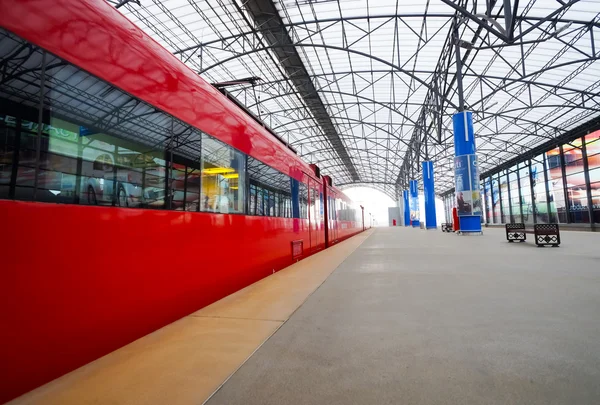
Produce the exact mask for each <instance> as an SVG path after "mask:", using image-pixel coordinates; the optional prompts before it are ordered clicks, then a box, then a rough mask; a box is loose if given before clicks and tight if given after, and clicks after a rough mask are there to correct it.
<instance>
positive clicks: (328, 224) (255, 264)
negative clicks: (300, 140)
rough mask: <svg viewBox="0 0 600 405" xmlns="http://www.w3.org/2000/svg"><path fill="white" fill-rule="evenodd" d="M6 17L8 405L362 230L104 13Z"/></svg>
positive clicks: (40, 10)
mask: <svg viewBox="0 0 600 405" xmlns="http://www.w3.org/2000/svg"><path fill="white" fill-rule="evenodd" d="M0 9H2V13H0V26H1V28H0V66H1V68H2V69H0V70H1V74H0V218H1V223H2V232H1V233H0V247H1V249H2V257H3V261H2V266H1V268H2V271H1V272H0V296H1V297H2V307H1V309H0V313H1V319H2V333H1V334H0V336H1V337H0V364H2V367H1V368H0V370H1V371H0V402H4V401H6V400H9V399H11V398H14V397H16V396H18V395H20V394H22V393H24V392H26V391H28V390H30V389H32V388H35V387H36V386H39V385H41V384H43V383H45V382H48V381H49V380H51V379H54V378H56V377H58V376H60V375H62V374H64V373H66V372H68V371H71V370H73V369H75V368H77V367H79V366H81V365H83V364H85V363H87V362H89V361H91V360H94V359H96V358H98V357H100V356H102V355H104V354H106V353H108V352H110V351H112V350H115V349H116V348H118V347H121V346H123V345H125V344H127V343H129V342H131V341H133V340H135V339H137V338H139V337H141V336H143V335H145V334H147V333H149V332H151V331H153V330H156V329H157V328H160V327H162V326H164V325H166V324H168V323H170V322H172V321H174V320H176V319H178V318H180V317H182V316H184V315H186V314H189V313H191V312H193V311H195V310H197V309H199V308H201V307H203V306H206V305H208V304H210V303H212V302H214V301H216V300H218V299H220V298H222V297H224V296H226V295H228V294H230V293H232V292H234V291H236V290H238V289H240V288H243V287H245V286H247V285H249V284H251V283H253V282H255V281H257V280H259V279H261V278H263V277H266V276H268V275H269V274H272V273H273V272H274V271H277V270H279V269H282V268H284V267H286V266H288V265H290V264H292V263H293V262H295V261H296V260H298V259H302V258H304V257H306V256H308V255H310V254H312V253H314V252H317V251H319V250H321V249H324V248H326V247H328V246H331V245H333V244H335V243H337V242H338V241H341V240H343V239H345V238H348V237H350V236H352V235H354V234H356V233H358V232H360V231H362V230H364V229H365V227H366V225H365V222H364V214H363V209H362V207H357V206H355V205H354V204H353V203H352V201H351V200H350V199H348V198H347V197H346V196H345V195H344V194H343V193H342V192H341V191H340V190H338V189H336V187H335V186H334V185H333V184H332V181H331V179H330V178H329V177H327V176H320V173H319V170H318V168H317V167H316V166H311V165H308V164H306V163H304V162H303V161H302V160H301V159H299V158H298V157H297V156H296V154H295V153H294V152H293V151H292V150H290V148H288V147H287V146H286V145H284V144H283V143H282V142H281V141H279V140H278V139H277V138H276V137H275V136H273V134H272V133H270V132H269V131H268V130H267V129H265V128H264V127H263V126H262V125H261V123H259V122H257V121H256V120H255V119H253V118H252V117H251V116H249V115H248V114H247V113H245V112H244V111H243V110H242V109H240V108H238V106H236V105H235V104H234V103H233V102H232V101H230V100H228V99H227V98H226V97H225V96H224V95H223V94H221V93H220V92H219V91H217V90H216V89H215V88H214V87H212V86H211V85H210V84H208V83H206V82H205V81H203V80H202V79H201V78H199V77H198V75H197V74H196V73H195V72H193V71H192V70H190V69H189V68H188V67H187V66H185V65H184V64H183V63H181V62H180V61H178V60H177V59H176V58H175V57H174V56H173V55H171V54H170V53H169V52H168V51H166V50H165V49H164V48H162V47H161V46H159V45H158V44H157V43H155V42H154V41H153V40H152V39H151V38H149V37H148V36H146V35H145V34H144V33H143V32H142V31H141V30H140V29H138V28H137V27H136V26H135V25H134V24H132V23H131V22H130V21H128V20H127V19H126V18H124V17H123V16H122V15H121V14H120V13H119V12H118V11H116V10H115V9H114V8H113V7H112V6H110V5H109V4H108V3H106V2H105V1H104V0H94V1H76V2H73V1H70V0H54V1H52V2H50V1H44V0H20V1H18V2H13V1H10V0H0Z"/></svg>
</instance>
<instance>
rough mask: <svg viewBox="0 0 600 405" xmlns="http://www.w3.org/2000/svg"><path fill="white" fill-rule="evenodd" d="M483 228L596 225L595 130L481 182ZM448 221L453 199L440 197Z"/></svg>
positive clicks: (599, 154)
mask: <svg viewBox="0 0 600 405" xmlns="http://www.w3.org/2000/svg"><path fill="white" fill-rule="evenodd" d="M481 189H482V193H483V203H484V205H485V207H484V211H483V213H484V215H483V217H482V220H483V221H484V222H485V223H487V224H505V223H509V222H523V223H525V224H534V223H537V224H545V223H560V224H598V223H600V130H597V131H594V132H591V133H589V134H587V135H585V136H582V137H580V138H576V139H574V140H573V141H570V142H567V143H565V144H563V145H560V146H557V147H554V148H552V149H549V150H547V151H546V152H544V153H541V154H539V155H537V156H535V157H533V158H531V159H526V160H523V161H521V162H519V163H518V164H516V165H514V166H511V167H509V168H508V169H502V170H499V171H498V172H496V173H492V174H490V175H487V176H485V177H482V178H481ZM443 202H444V206H445V211H446V219H447V220H449V221H451V220H452V207H453V203H454V199H453V194H446V195H444V196H443Z"/></svg>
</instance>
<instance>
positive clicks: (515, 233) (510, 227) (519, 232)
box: [505, 223, 527, 243]
mask: <svg viewBox="0 0 600 405" xmlns="http://www.w3.org/2000/svg"><path fill="white" fill-rule="evenodd" d="M505 229H506V240H507V241H509V242H510V243H512V242H514V241H519V242H525V240H526V239H527V233H526V231H525V224H523V223H511V224H506V226H505Z"/></svg>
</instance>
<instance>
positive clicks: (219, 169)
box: [202, 167, 235, 174]
mask: <svg viewBox="0 0 600 405" xmlns="http://www.w3.org/2000/svg"><path fill="white" fill-rule="evenodd" d="M233 172H235V169H233V168H231V167H209V168H208V169H204V170H202V173H204V174H225V173H233Z"/></svg>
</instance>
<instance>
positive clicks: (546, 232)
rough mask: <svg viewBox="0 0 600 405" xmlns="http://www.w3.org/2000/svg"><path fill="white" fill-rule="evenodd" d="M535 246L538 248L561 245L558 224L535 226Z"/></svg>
mask: <svg viewBox="0 0 600 405" xmlns="http://www.w3.org/2000/svg"><path fill="white" fill-rule="evenodd" d="M533 235H534V237H535V244H536V245H537V246H538V247H542V246H553V247H558V245H560V231H559V229H558V224H535V225H534V226H533Z"/></svg>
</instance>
